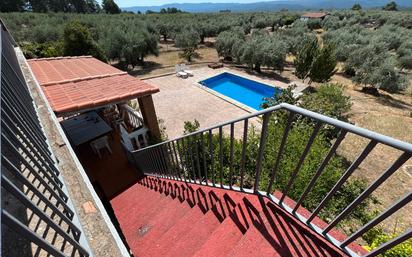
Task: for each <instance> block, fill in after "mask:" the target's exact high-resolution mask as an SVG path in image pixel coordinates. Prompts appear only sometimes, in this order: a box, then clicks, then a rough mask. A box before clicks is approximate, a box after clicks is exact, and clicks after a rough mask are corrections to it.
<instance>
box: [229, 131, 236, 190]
mask: <svg viewBox="0 0 412 257" xmlns="http://www.w3.org/2000/svg"><path fill="white" fill-rule="evenodd" d="M234 134H235V124H234V123H232V124H230V150H229V151H230V153H229V154H230V157H229V158H230V160H229V162H230V167H229V187H230V189H232V185H233V143H234Z"/></svg>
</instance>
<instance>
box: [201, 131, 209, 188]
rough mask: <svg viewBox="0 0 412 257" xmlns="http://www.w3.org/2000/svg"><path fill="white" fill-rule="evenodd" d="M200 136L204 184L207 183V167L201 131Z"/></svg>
mask: <svg viewBox="0 0 412 257" xmlns="http://www.w3.org/2000/svg"><path fill="white" fill-rule="evenodd" d="M200 136H201V140H202V141H201V148H202V159H203V173H204V174H205V184H206V185H207V184H208V183H207V180H208V176H207V167H206V149H205V138H204V137H205V135H204V134H203V132H202V133H200Z"/></svg>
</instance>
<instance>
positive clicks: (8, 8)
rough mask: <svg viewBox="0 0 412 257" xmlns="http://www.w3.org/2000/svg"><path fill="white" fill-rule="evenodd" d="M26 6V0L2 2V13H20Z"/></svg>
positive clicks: (0, 9)
mask: <svg viewBox="0 0 412 257" xmlns="http://www.w3.org/2000/svg"><path fill="white" fill-rule="evenodd" d="M24 4H25V1H24V0H2V1H1V2H0V12H20V11H22V10H23V7H24Z"/></svg>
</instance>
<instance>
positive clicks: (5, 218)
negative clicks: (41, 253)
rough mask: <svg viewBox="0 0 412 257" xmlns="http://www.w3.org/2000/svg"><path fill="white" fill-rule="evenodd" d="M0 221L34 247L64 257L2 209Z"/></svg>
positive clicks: (64, 256)
mask: <svg viewBox="0 0 412 257" xmlns="http://www.w3.org/2000/svg"><path fill="white" fill-rule="evenodd" d="M1 219H2V220H1V222H2V223H4V224H6V225H7V226H9V227H10V228H11V229H13V230H14V231H16V232H17V233H19V234H20V235H22V236H24V237H25V238H27V239H29V240H31V241H32V242H33V243H35V244H36V245H38V246H40V247H41V248H43V249H44V250H46V251H47V253H49V254H52V255H53V256H57V257H66V255H65V254H64V253H62V252H60V251H59V250H58V249H56V248H55V247H54V246H53V245H51V244H50V243H49V242H47V241H46V240H45V239H43V238H42V237H39V236H38V235H37V234H36V233H34V232H33V231H32V230H30V229H29V228H28V227H27V226H26V225H24V224H23V223H21V222H20V221H19V220H18V219H16V218H14V217H13V216H12V215H11V214H10V213H8V212H7V211H6V210H4V209H2V211H1Z"/></svg>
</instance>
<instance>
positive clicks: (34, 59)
mask: <svg viewBox="0 0 412 257" xmlns="http://www.w3.org/2000/svg"><path fill="white" fill-rule="evenodd" d="M82 58H93V56H91V55H79V56H56V57H46V58H32V59H28V60H27V61H28V62H34V61H53V60H62V59H82Z"/></svg>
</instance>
